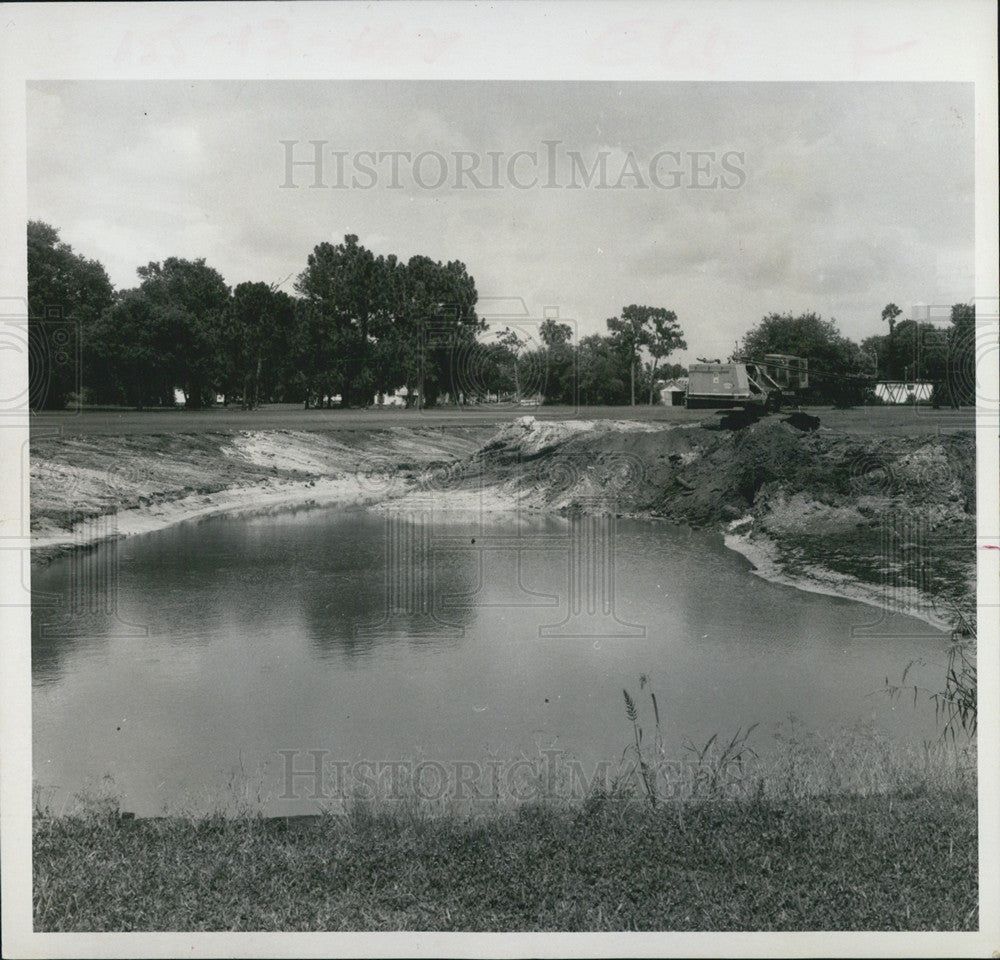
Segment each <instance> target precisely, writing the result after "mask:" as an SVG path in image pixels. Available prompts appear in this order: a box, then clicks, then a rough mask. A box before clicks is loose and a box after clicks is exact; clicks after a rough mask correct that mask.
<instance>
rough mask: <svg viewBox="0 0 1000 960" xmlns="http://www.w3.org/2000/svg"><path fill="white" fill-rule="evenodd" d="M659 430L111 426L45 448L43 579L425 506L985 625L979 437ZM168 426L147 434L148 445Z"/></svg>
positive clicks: (675, 417) (766, 424)
mask: <svg viewBox="0 0 1000 960" xmlns="http://www.w3.org/2000/svg"><path fill="white" fill-rule="evenodd" d="M603 412H604V411H602V413H603ZM659 412H660V417H661V418H660V419H656V418H651V419H648V420H642V419H637V418H631V419H618V418H615V419H610V418H603V419H582V418H574V417H571V418H567V417H558V416H546V415H545V414H544V412H543V411H539V416H538V417H535V416H529V417H518V418H517V419H509V418H508V422H506V423H503V424H498V423H496V420H495V419H494V421H493V422H490V421H489V420H488V418H484V417H480V416H477V415H473V417H471V418H468V419H465V420H463V419H462V417H461V415H458V416H452V417H451V418H450V419H449V418H448V417H444V418H442V419H440V421H439V420H437V419H435V418H433V417H427V416H425V417H423V418H417V417H405V418H404V417H397V418H392V417H386V418H382V419H380V418H379V417H378V416H375V417H369V418H368V419H367V420H366V419H364V416H365V415H364V414H356V415H354V419H353V420H351V419H349V418H345V419H335V418H328V419H326V420H321V419H319V418H318V417H315V416H314V417H312V418H309V417H308V415H306V416H302V417H300V419H299V421H298V422H301V423H302V424H303V426H304V427H305V428H304V429H301V430H290V429H277V428H273V427H272V428H270V429H263V430H256V429H254V430H247V429H243V430H236V429H225V428H223V429H204V428H203V426H202V425H203V424H206V423H207V424H209V425H210V426H211V425H213V424H212V421H206V419H205V418H202V419H201V420H200V421H197V420H192V423H194V424H197V426H198V427H199V429H197V430H195V429H192V428H191V427H190V426H189V425H188V424H187V423H186V422H185V423H183V424H176V425H173V426H174V428H175V429H180V430H187V429H191V432H179V433H178V432H173V430H170V429H167V430H164V431H163V432H155V433H153V432H147V433H145V434H142V433H139V432H136V430H135V429H134V427H135V423H136V422H137V418H135V417H132V418H129V420H128V421H127V422H128V423H129V424H131V428H130V429H128V430H124V429H123V430H118V431H117V432H112V431H111V430H110V429H109V428H108V425H107V424H103V423H102V424H101V425H100V428H99V429H98V430H97V431H95V432H94V433H87V432H85V431H83V430H80V429H79V424H78V421H73V424H74V426H75V427H76V429H75V430H73V431H69V432H68V435H66V434H65V433H64V435H60V436H50V437H46V436H44V435H43V436H37V437H36V438H35V439H33V440H32V443H31V529H32V538H33V547H34V551H33V554H34V557H35V559H36V560H44V559H46V558H50V557H52V556H55V555H58V554H59V553H61V552H63V551H65V550H67V549H73V548H74V547H77V546H81V545H84V544H87V543H91V542H94V541H96V540H100V539H102V538H106V537H109V536H128V535H131V534H134V533H141V532H146V531H149V530H153V529H157V528H160V527H163V526H167V525H169V524H172V523H176V522H179V521H181V520H188V519H195V518H198V517H202V516H207V515H211V514H217V513H230V512H241V511H255V512H261V511H266V510H271V509H280V508H282V507H284V506H289V505H292V504H303V503H316V504H317V505H319V504H344V505H360V504H376V503H381V502H385V501H386V500H389V499H394V498H398V497H404V496H406V495H408V494H413V493H418V494H419V495H420V496H421V497H423V498H426V497H427V496H429V495H432V496H434V498H435V499H436V500H437V501H438V502H439V503H440V504H441V506H442V508H448V507H467V508H473V509H487V510H498V509H499V510H509V509H512V508H514V507H515V506H516V507H519V508H521V509H531V510H540V511H549V512H555V511H559V512H567V511H572V510H584V511H598V510H600V511H605V510H613V511H614V512H616V513H619V514H623V515H629V516H637V517H648V518H661V519H664V520H670V521H675V522H680V523H687V524H696V525H707V526H713V527H716V528H718V529H720V530H723V531H725V535H726V543H727V545H728V546H730V547H731V548H733V549H735V550H738V551H739V552H741V553H743V554H744V555H746V556H747V557H748V558H749V559H750V560H751V562H752V563H753V564H754V566H755V569H756V571H757V572H758V573H759V574H760V575H761V576H766V577H768V578H769V579H775V580H780V581H783V582H787V583H791V584H793V585H796V586H799V587H802V588H805V589H811V590H819V591H822V592H830V593H836V594H840V595H844V596H849V597H853V598H855V599H858V600H862V601H864V602H867V603H873V604H876V605H878V604H883V605H889V606H892V607H893V608H894V609H897V610H900V611H902V612H907V613H911V614H912V615H915V616H919V617H921V618H923V619H925V620H929V621H930V622H932V623H935V624H937V625H939V626H942V627H949V626H951V625H953V624H954V623H955V621H956V619H957V617H956V612H957V611H958V610H962V611H964V612H965V613H966V614H967V615H968V614H969V612H970V610H971V609H972V608H974V596H975V582H974V575H975V549H974V548H975V504H976V494H975V437H974V434H973V432H972V431H971V429H970V430H963V429H952V430H951V431H950V432H943V431H942V432H940V433H939V432H937V431H936V430H929V429H925V430H923V431H922V432H921V431H918V430H913V429H911V427H912V424H913V420H912V419H911V420H910V422H909V423H904V422H898V423H897V422H896V421H901V420H902V418H901V417H900V416H899V414H901V413H902V411H877V416H872V415H870V414H869V412H868V411H848V412H836V413H834V412H831V413H830V415H829V416H828V415H827V414H826V413H824V414H823V422H824V425H823V426H822V427H821V428H820V429H819V430H818V431H816V432H812V433H803V432H800V431H798V430H796V429H794V428H793V427H792V426H790V425H788V424H786V423H784V422H783V420H782V418H781V417H770V418H767V419H765V420H763V421H761V422H759V423H757V424H754V425H753V426H751V427H749V428H747V429H745V430H741V431H738V432H730V431H725V430H719V429H713V428H715V427H716V426H717V419H718V418H715V417H711V416H709V417H707V418H704V417H702V418H698V419H695V418H693V417H692V415H691V414H692V412H689V411H672V410H670V409H669V408H668V409H667V410H666V411H662V410H661V411H659ZM627 413H629V414H631V413H632V411H627ZM887 414H889V415H892V414H895V415H896V417H895V419H892V418H891V417H890V416H889V415H887ZM164 416H170V415H150V416H149V417H148V418H146V420H145V422H146V423H147V424H148V429H149V430H150V431H152V430H154V429H158V428H159V427H160V426H161V425H164V424H165V420H164ZM85 419H86V418H84V420H85ZM355 421H357V422H355ZM138 422H140V423H141V422H142V420H141V419H139V421H138ZM238 422H244V423H248V425H249V423H250V422H252V420H248V419H246V418H244V419H243V420H242V421H238V420H234V423H238ZM280 422H287V417H285V418H284V419H283V420H282V421H280ZM292 422H295V421H292ZM827 422H833V423H834V428H830V427H827V426H826V423H827ZM109 423H110V424H111V426H113V425H114V424H113V423H112V422H111V421H110V420H109ZM306 424H308V426H306ZM226 426H227V427H228V426H230V424H229V423H228V422H227V424H226ZM920 426H925V424H923V423H921V424H920Z"/></svg>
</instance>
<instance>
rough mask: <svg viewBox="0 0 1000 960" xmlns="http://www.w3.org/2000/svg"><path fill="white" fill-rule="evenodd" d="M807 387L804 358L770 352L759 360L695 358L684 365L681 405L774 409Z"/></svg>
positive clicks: (806, 368)
mask: <svg viewBox="0 0 1000 960" xmlns="http://www.w3.org/2000/svg"><path fill="white" fill-rule="evenodd" d="M808 387H809V368H808V361H807V360H805V359H804V358H803V357H794V356H791V355H788V354H777V353H770V354H767V355H766V356H765V357H764V360H763V362H760V363H736V362H731V363H722V362H721V361H719V360H705V359H704V358H703V357H699V358H698V363H692V364H691V365H690V367H689V368H688V385H687V394H686V396H685V400H684V405H685V406H686V407H687V408H688V409H689V410H694V409H709V410H733V409H737V408H742V409H743V410H745V411H748V412H753V413H755V414H758V415H759V414H762V413H777V412H778V410H780V409H781V405H782V403H783V402H785V401H786V400H789V399H792V398H798V399H801V397H802V396H803V395H804V393H805V391H806V390H807V389H808Z"/></svg>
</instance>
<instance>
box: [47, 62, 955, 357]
mask: <svg viewBox="0 0 1000 960" xmlns="http://www.w3.org/2000/svg"><path fill="white" fill-rule="evenodd" d="M972 110H973V93H972V86H971V85H959V84H942V83H899V84H862V83H853V84H852V83H826V84H806V83H793V84H786V83H744V84H722V83H718V84H715V83H579V82H547V83H546V82H538V83H522V82H502V83H498V82H455V81H442V82H436V81H435V82H372V81H367V82H362V81H336V82H265V81H259V82H258V81H255V82H234V81H225V82H221V81H220V82H214V81H213V82H204V81H201V82H196V83H188V82H183V81H171V82H160V81H142V82H92V81H88V82H54V81H44V82H38V83H35V84H32V85H30V86H29V93H28V210H29V217H30V218H32V219H40V220H44V221H46V222H48V223H51V224H52V225H53V226H55V227H57V228H58V229H59V230H60V232H61V236H62V238H63V240H65V241H66V242H68V243H70V244H72V245H73V247H74V248H75V249H76V250H77V251H78V252H80V253H82V254H84V255H86V256H88V257H93V258H96V259H98V260H100V261H101V262H102V263H103V264H104V266H105V267H106V268H107V270H108V273H109V275H110V277H111V279H112V281H113V283H114V284H115V285H116V287H118V288H125V287H130V286H134V285H135V284H136V282H137V278H136V273H135V270H136V267H138V266H140V265H142V264H145V263H148V262H149V261H151V260H163V259H165V258H166V257H169V256H179V257H188V258H195V257H204V258H205V259H206V260H207V262H208V263H209V264H210V265H211V266H213V267H215V268H216V269H218V270H219V271H220V272H221V273H222V275H223V276H224V277H225V278H226V281H227V282H228V283H230V284H232V285H235V284H236V283H239V282H241V281H244V280H265V281H267V282H283V286H284V288H285V289H287V290H289V291H291V290H292V283H293V282H294V278H295V276H296V275H297V274H298V273H299V272H300V271H301V270H302V269H303V267H304V266H305V263H306V257H307V255H308V254H309V252H310V251H311V250H312V248H313V247H314V246H315V245H316V244H317V243H320V242H321V241H324V240H329V241H332V242H338V241H340V240H342V239H343V236H344V235H345V234H347V233H355V234H357V235H358V236H359V238H360V240H361V242H362V243H363V244H364V245H365V246H367V247H369V248H370V249H372V250H374V251H375V252H376V253H385V254H388V253H395V254H397V255H398V256H400V257H401V258H404V259H407V258H409V257H410V256H412V255H414V254H418V253H419V254H425V255H427V256H430V257H432V258H434V259H435V260H443V261H447V260H454V259H458V260H462V261H463V262H464V263H465V264H466V265H467V267H468V269H469V272H470V273H471V274H472V276H473V277H475V280H476V285H477V288H478V290H479V294H480V299H481V308H482V312H483V313H485V314H487V315H489V314H490V313H491V312H494V311H495V310H499V309H509V307H498V306H496V305H497V304H501V303H509V301H502V300H500V299H499V298H522V299H523V301H524V302H525V304H526V307H527V310H528V312H529V315H530V316H532V317H537V316H541V315H542V312H543V309H544V308H545V307H558V309H559V314H560V317H561V318H563V319H567V320H570V321H573V322H575V324H576V325H577V330H578V333H579V334H580V335H585V334H588V333H593V332H595V331H598V330H601V331H603V330H604V329H605V324H604V320H605V319H606V318H607V317H609V316H612V315H614V314H616V313H618V312H619V311H620V310H621V308H622V307H623V306H624V305H626V304H629V303H640V304H648V305H650V306H663V307H667V308H669V309H672V310H674V311H676V313H677V315H678V318H679V320H680V323H681V326H682V328H683V329H684V332H685V334H686V336H687V341H688V344H689V349H688V350H687V351H686V352H685V353H684V354H682V355H680V357H679V359H681V360H688V359H693V358H694V357H695V356H709V357H715V356H722V355H723V354H726V353H728V352H729V351H730V350H731V349H732V347H733V343H734V341H735V340H736V339H738V338H739V337H741V336H742V335H743V334H744V333H745V332H746V331H747V329H748V328H749V327H751V326H752V325H753V324H754V323H756V322H757V321H759V320H760V318H761V317H762V316H764V315H765V314H766V313H768V312H771V311H779V312H785V311H795V312H799V311H804V310H815V311H816V312H818V313H820V314H822V315H823V316H824V317H828V318H829V317H833V318H835V319H836V320H837V321H838V324H839V325H840V328H841V330H842V331H843V332H844V333H845V334H847V335H848V336H851V337H853V338H855V339H861V338H863V337H865V336H868V335H869V334H872V333H877V332H880V330H881V328H882V326H883V325H882V324H881V321H880V315H881V311H882V307H883V306H884V305H885V304H886V303H887V302H889V301H890V300H891V301H895V302H896V303H898V304H899V305H900V307H902V308H903V310H904V314H907V315H908V314H909V312H910V306H911V305H912V304H914V303H917V302H924V303H933V304H938V303H940V304H950V303H954V302H958V301H966V300H969V299H971V297H972V296H973V292H974V291H973V276H974V259H973V255H974V250H973V229H974V192H973V191H974V178H973V162H974V152H973V150H974V142H973V127H974V118H973V115H972ZM284 140H290V141H295V143H294V144H293V146H292V147H291V149H292V151H293V152H292V157H293V159H295V160H311V159H312V158H313V157H314V156H315V154H314V147H313V146H312V145H311V144H310V143H309V141H313V140H318V141H323V144H322V146H321V150H322V153H321V155H320V156H321V160H322V168H321V170H320V171H319V173H320V180H321V182H323V184H324V186H323V187H322V188H318V189H317V188H313V187H312V186H311V185H312V184H313V183H314V182H315V176H314V174H315V171H314V169H313V168H312V167H308V166H296V167H294V168H293V169H292V178H291V181H290V182H291V183H293V184H295V186H292V187H289V186H283V184H287V183H289V181H288V180H287V171H286V165H285V162H286V152H287V150H288V149H289V148H288V147H286V146H283V145H282V143H281V141H284ZM546 141H556V143H555V144H554V145H550V146H546ZM364 151H372V152H374V153H375V154H376V156H375V157H374V158H373V157H371V156H368V157H366V156H364V153H363V152H364ZM392 151H401V152H408V153H409V154H410V159H407V158H406V157H402V156H400V157H397V158H396V160H395V162H396V163H397V164H398V167H397V172H396V174H395V177H394V175H393V169H392V164H393V162H394V161H393V158H391V157H383V158H382V160H381V161H380V160H379V159H378V154H387V153H389V152H392ZM519 151H527V154H521V155H519V156H518V157H517V158H515V159H513V160H512V158H513V157H514V155H515V154H517V153H518V152H519ZM424 152H427V155H426V156H424V157H423V159H422V160H421V162H420V166H419V168H418V169H416V170H414V159H415V158H416V156H417V155H419V154H421V153H424ZM456 152H463V153H464V156H463V157H461V158H459V159H456V157H455V156H454V155H455V153H456ZM574 152H575V153H576V154H577V155H578V156H579V161H576V162H577V163H581V162H582V163H583V164H584V165H585V167H586V170H587V171H588V172H589V171H590V170H591V168H593V167H594V166H595V164H598V166H597V168H596V170H595V172H594V176H593V179H592V181H591V183H590V185H589V186H584V185H583V184H584V182H585V177H586V173H581V170H580V169H579V167H578V166H576V167H575V166H574V164H575V161H574V158H573V156H572V154H573V153H574ZM336 153H339V154H341V155H342V156H341V158H340V159H338V157H337V156H336V155H335V154H336ZM359 155H360V156H359ZM435 155H439V156H440V158H441V159H440V160H439V159H438V156H435ZM532 155H535V156H536V157H537V160H535V159H533V157H532ZM712 155H714V159H713V156H712ZM550 156H554V164H550V163H549V157H550ZM602 156H603V157H604V163H605V171H606V172H605V173H604V175H603V178H602V175H601V172H600V165H599V164H600V158H601V157H602ZM441 160H443V161H444V169H441ZM338 163H340V164H342V166H341V167H338ZM365 167H371V168H373V170H374V173H367V172H366V171H365V169H364V168H365ZM460 167H464V168H465V169H466V170H468V169H469V168H473V173H472V175H469V174H463V173H462V172H461V169H460ZM442 175H443V176H444V177H445V178H446V179H445V182H444V183H443V184H442V185H441V186H436V183H437V181H438V180H439V179H441V176H442ZM456 179H460V181H461V189H459V188H457V187H456V183H455V182H456ZM418 181H421V182H422V184H423V185H422V186H421V183H420V182H418ZM535 181H537V182H535ZM515 182H516V184H519V185H521V186H523V187H524V189H520V188H519V187H518V186H517V185H515ZM573 182H576V183H577V184H578V185H580V186H579V187H578V188H577V189H572V188H570V187H569V184H571V183H573ZM338 183H343V184H345V188H343V189H339V188H337V186H336V185H337V184H338ZM477 183H479V184H482V188H479V187H477V186H476V184H477ZM551 184H557V186H553V185H551ZM515 302H516V301H515ZM501 325H502V321H501Z"/></svg>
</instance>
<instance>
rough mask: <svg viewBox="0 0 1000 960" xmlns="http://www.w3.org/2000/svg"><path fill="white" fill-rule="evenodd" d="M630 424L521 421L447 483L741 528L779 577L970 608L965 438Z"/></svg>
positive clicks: (971, 468) (532, 501) (539, 502)
mask: <svg viewBox="0 0 1000 960" xmlns="http://www.w3.org/2000/svg"><path fill="white" fill-rule="evenodd" d="M636 426H637V425H636V424H634V423H630V424H628V425H625V424H620V423H614V422H608V421H605V422H598V423H594V422H591V423H588V422H586V421H569V422H563V423H539V422H537V421H535V420H534V419H533V418H530V417H525V418H522V419H521V420H519V421H517V422H516V423H513V424H508V425H507V426H505V427H504V428H503V429H501V430H500V431H499V432H498V433H497V434H496V435H495V436H494V437H493V438H492V440H491V441H490V442H489V443H487V444H486V445H485V446H484V447H483V448H482V449H481V450H480V451H479V452H478V453H476V454H475V455H474V456H473V457H472V458H471V460H470V461H469V462H468V464H467V467H468V469H467V470H466V471H463V472H462V475H461V476H458V475H456V478H455V485H456V486H461V485H463V484H464V485H468V483H469V479H470V475H474V476H475V478H476V481H477V482H478V483H481V484H485V485H488V486H491V487H494V488H496V489H498V490H499V491H500V492H501V494H502V496H504V497H507V498H510V499H511V500H512V501H513V500H516V501H518V502H520V503H521V504H523V505H525V506H529V507H534V508H537V509H549V510H553V509H554V510H561V511H573V510H583V511H606V510H611V511H613V512H615V513H619V514H624V515H640V516H650V517H662V518H665V519H670V520H674V521H677V522H681V523H688V524H694V525H705V524H719V525H722V524H732V523H734V522H735V521H740V524H741V525H740V535H741V537H742V538H743V540H744V541H746V542H752V541H754V540H757V541H758V542H759V543H760V544H761V545H762V546H764V545H766V547H767V549H768V551H769V554H770V555H773V556H774V557H776V558H777V562H778V563H779V564H783V565H784V567H785V568H786V569H787V570H799V571H801V570H804V569H806V568H808V567H809V566H810V565H813V566H815V565H816V564H819V565H821V566H823V567H824V568H825V569H827V570H831V571H834V572H835V573H837V574H842V575H843V576H845V577H853V578H855V579H858V580H863V581H865V582H867V583H869V584H883V583H884V582H885V581H886V577H887V576H891V577H892V578H895V579H894V582H897V583H898V584H900V585H901V586H900V589H902V587H904V586H905V587H906V588H907V589H909V588H910V587H912V588H913V589H914V590H922V591H924V593H925V594H927V593H930V594H933V595H934V596H935V597H938V598H943V599H946V600H947V601H948V602H949V603H951V604H954V605H963V606H966V607H967V606H968V604H969V601H970V598H971V597H973V596H974V591H975V587H974V567H975V550H974V546H975V503H976V501H975V440H974V438H973V437H972V435H971V434H970V435H963V434H956V435H952V436H948V437H933V436H924V437H918V438H911V437H906V436H881V437H870V436H869V437H863V436H858V435H852V434H846V433H833V432H830V431H826V430H815V431H814V430H808V431H803V430H801V429H797V428H796V426H795V425H793V424H789V423H786V422H784V421H783V420H782V419H781V418H777V417H769V418H767V419H764V420H761V421H760V422H758V423H754V424H752V425H750V426H748V427H746V428H745V429H742V430H739V431H735V432H730V431H720V430H718V429H708V428H706V427H705V426H704V425H701V424H696V425H692V426H684V427H680V426H673V427H667V426H655V425H651V424H643V425H641V428H640V429H636ZM765 542H766V543H765ZM916 553H919V554H920V557H919V558H917V560H914V559H913V557H914V555H915V554H916ZM932 567H933V569H932Z"/></svg>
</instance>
